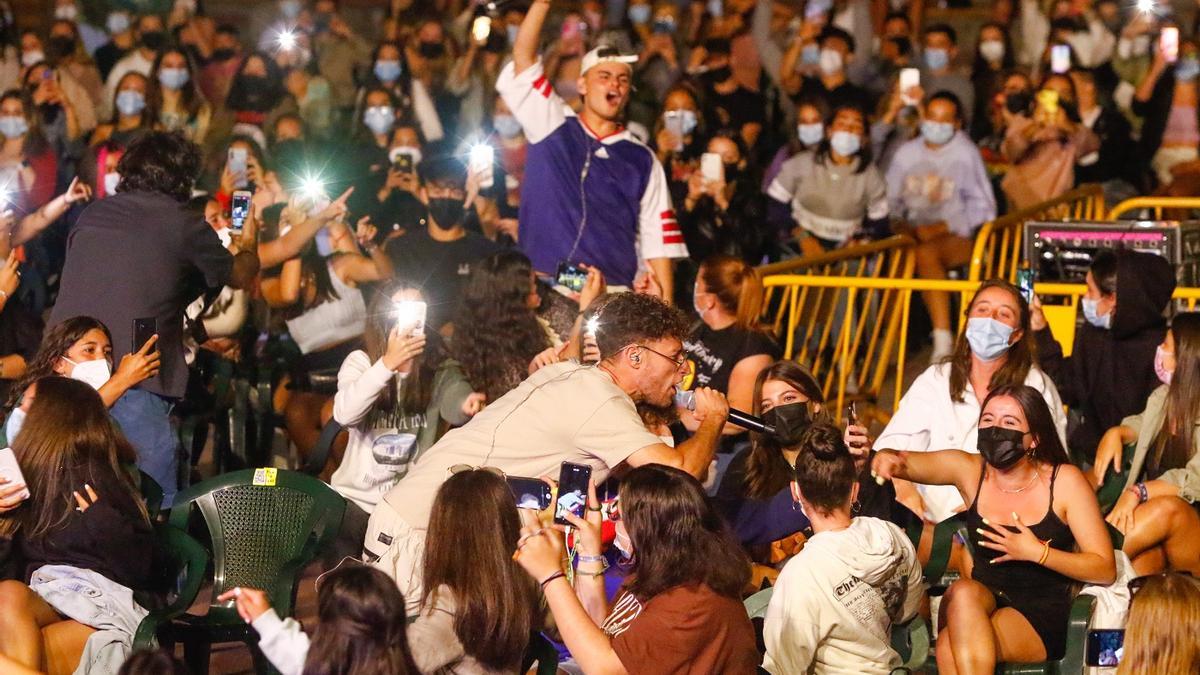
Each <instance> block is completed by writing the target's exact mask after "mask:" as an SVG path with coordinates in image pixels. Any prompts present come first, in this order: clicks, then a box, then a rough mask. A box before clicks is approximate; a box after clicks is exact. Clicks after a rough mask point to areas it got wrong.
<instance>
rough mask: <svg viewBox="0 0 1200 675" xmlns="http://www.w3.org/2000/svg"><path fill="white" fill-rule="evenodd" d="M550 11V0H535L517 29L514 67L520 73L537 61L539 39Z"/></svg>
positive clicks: (517, 73) (514, 46) (514, 45)
mask: <svg viewBox="0 0 1200 675" xmlns="http://www.w3.org/2000/svg"><path fill="white" fill-rule="evenodd" d="M549 13H550V0H535V2H534V3H533V4H532V5H530V6H529V11H528V12H526V13H525V20H524V21H522V22H521V28H520V30H518V31H517V40H516V42H515V43H514V44H513V68H514V69H515V71H516V72H515V73H514V74H516V75H520V74H521V73H522V72H524V71H525V70H526V69H528V68H529V67H530V66H532V65H533V64H534V63H536V62H537V48H538V40H539V39H540V38H541V34H542V24H543V23H545V22H546V15H547V14H549Z"/></svg>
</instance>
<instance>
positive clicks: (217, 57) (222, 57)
mask: <svg viewBox="0 0 1200 675" xmlns="http://www.w3.org/2000/svg"><path fill="white" fill-rule="evenodd" d="M235 56H237V52H235V51H233V50H232V49H214V50H213V53H212V57H213V60H214V61H228V60H229V59H232V58H233V57H235Z"/></svg>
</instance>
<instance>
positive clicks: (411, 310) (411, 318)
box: [396, 300, 428, 337]
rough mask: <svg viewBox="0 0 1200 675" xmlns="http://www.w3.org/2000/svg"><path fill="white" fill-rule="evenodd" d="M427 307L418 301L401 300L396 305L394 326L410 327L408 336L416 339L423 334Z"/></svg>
mask: <svg viewBox="0 0 1200 675" xmlns="http://www.w3.org/2000/svg"><path fill="white" fill-rule="evenodd" d="M427 311H428V305H426V304H425V303H424V302H422V301H420V300H401V301H399V302H397V303H396V325H397V326H399V327H403V326H412V327H413V329H412V332H411V333H409V335H412V336H413V337H417V336H419V335H421V334H423V333H424V332H425V315H426V312H427Z"/></svg>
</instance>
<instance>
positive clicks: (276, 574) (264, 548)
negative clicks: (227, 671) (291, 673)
mask: <svg viewBox="0 0 1200 675" xmlns="http://www.w3.org/2000/svg"><path fill="white" fill-rule="evenodd" d="M272 476H273V480H272ZM345 509H346V501H345V499H343V498H342V497H341V495H339V494H338V493H336V492H334V491H333V489H332V488H330V487H329V486H328V485H326V484H325V483H323V482H321V481H319V480H317V479H315V478H312V477H311V476H306V475H304V474H302V473H298V472H295V471H285V470H275V469H244V470H241V471H234V472H231V473H227V474H224V475H221V476H217V477H215V478H212V479H209V480H206V481H204V482H202V483H199V484H197V485H193V486H192V487H190V488H188V489H186V490H183V491H182V492H180V493H179V494H178V495H177V496H176V497H175V506H174V507H173V508H172V509H171V517H170V522H171V525H173V526H175V527H178V528H180V529H183V530H187V529H188V527H189V524H191V523H192V522H193V520H194V519H196V520H202V521H203V523H204V525H205V526H206V527H207V530H208V535H209V537H210V539H211V547H212V548H211V550H212V559H213V579H212V600H211V601H210V604H209V608H208V613H207V614H204V615H202V616H196V615H192V614H184V615H182V616H180V617H178V618H177V619H175V620H174V621H172V622H171V624H170V631H169V632H170V637H171V639H172V640H174V641H178V642H182V643H183V645H184V659H185V661H186V662H187V665H188V667H189V669H191V671H192V672H194V673H206V672H208V657H209V651H210V650H211V646H212V644H213V643H217V642H244V643H246V644H247V645H248V646H249V647H251V653H252V655H253V656H254V659H255V664H256V670H258V671H259V672H266V670H267V664H266V661H265V659H263V658H262V655H261V653H260V652H259V651H258V649H257V647H255V644H256V643H257V641H258V637H257V635H256V634H255V632H254V630H253V629H252V628H251V627H250V626H248V625H247V624H246V622H245V621H243V620H242V618H241V617H240V616H238V614H237V610H236V609H235V608H234V607H233V605H232V603H218V602H217V601H216V598H217V596H219V595H220V594H222V593H224V592H225V591H226V590H228V589H230V588H234V587H236V586H245V587H248V588H258V589H262V590H263V591H265V592H266V593H267V596H268V597H269V598H270V601H271V606H272V607H274V608H275V611H276V612H277V613H278V614H279V616H281V617H286V616H291V614H292V607H293V605H294V603H295V600H296V585H297V581H298V578H299V575H300V572H301V571H302V570H303V569H304V567H305V566H307V565H308V564H309V563H310V562H311V561H312V560H314V559H315V558H316V557H317V555H318V554H319V553H320V551H321V550H322V549H323V548H325V547H326V546H327V545H328V544H329V543H330V542H331V541H332V540H333V538H334V537H336V536H337V531H338V528H339V526H340V525H341V522H342V515H343V513H344V512H345ZM197 515H198V516H199V518H196V516H197Z"/></svg>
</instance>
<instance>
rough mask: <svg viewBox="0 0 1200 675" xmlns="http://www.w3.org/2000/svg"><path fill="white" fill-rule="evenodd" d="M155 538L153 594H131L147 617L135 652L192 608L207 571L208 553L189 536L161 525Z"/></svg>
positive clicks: (136, 643)
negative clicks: (164, 624)
mask: <svg viewBox="0 0 1200 675" xmlns="http://www.w3.org/2000/svg"><path fill="white" fill-rule="evenodd" d="M154 535H155V544H156V546H155V555H154V563H155V565H154V569H153V570H152V571H153V574H154V575H155V578H154V579H153V584H152V585H153V590H151V591H137V592H136V593H134V599H135V600H137V602H138V604H140V605H141V606H143V607H145V608H147V609H148V610H150V614H149V616H147V617H146V618H144V619H142V623H141V624H140V625H139V626H138V629H137V633H136V635H135V636H134V642H133V647H134V649H140V648H144V647H149V646H151V643H152V641H153V640H154V639H155V638H156V637H157V631H158V628H159V626H161V625H162V624H163V623H165V622H166V621H169V620H171V619H172V618H174V617H176V616H179V615H180V614H183V613H184V612H185V611H187V609H188V607H191V605H192V602H193V601H195V599H196V594H197V593H199V592H200V586H201V585H202V584H203V583H204V573H205V572H206V571H207V568H208V551H206V550H204V547H203V546H201V545H200V542H198V541H196V540H195V539H193V538H192V537H191V536H190V535H188V533H186V532H184V531H183V530H181V529H179V528H177V527H174V526H173V525H168V524H166V523H160V524H158V525H155V527H154Z"/></svg>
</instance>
